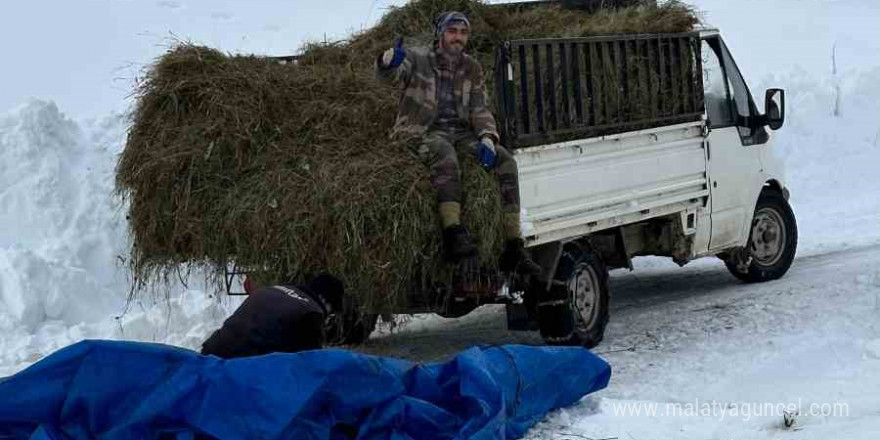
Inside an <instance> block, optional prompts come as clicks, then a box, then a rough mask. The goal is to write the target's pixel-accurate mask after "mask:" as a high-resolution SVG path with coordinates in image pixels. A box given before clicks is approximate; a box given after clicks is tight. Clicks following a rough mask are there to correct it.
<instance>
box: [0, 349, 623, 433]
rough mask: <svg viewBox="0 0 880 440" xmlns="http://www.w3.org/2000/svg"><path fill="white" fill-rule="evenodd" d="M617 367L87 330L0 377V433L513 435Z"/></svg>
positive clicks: (545, 352)
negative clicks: (249, 347)
mask: <svg viewBox="0 0 880 440" xmlns="http://www.w3.org/2000/svg"><path fill="white" fill-rule="evenodd" d="M610 376H611V368H610V367H609V366H608V364H607V363H605V361H603V360H602V359H600V358H598V357H597V356H595V355H593V354H592V353H590V352H589V351H588V350H586V349H583V348H577V347H527V346H515V345H513V346H497V347H475V348H471V349H469V350H466V351H464V352H462V353H460V354H459V355H458V356H456V357H455V358H454V359H452V360H450V361H448V362H442V363H431V364H414V363H411V362H408V361H403V360H399V359H391V358H382V357H376V356H368V355H363V354H359V353H355V352H351V351H346V350H337V349H330V350H316V351H309V352H302V353H296V354H280V353H279V354H272V355H267V356H258V357H252V358H241V359H233V360H222V359H219V358H217V357H214V356H201V355H199V354H198V353H195V352H193V351H189V350H185V349H180V348H175V347H169V346H165V345H159V344H144V343H134V342H112V341H85V342H81V343H78V344H75V345H72V346H70V347H67V348H64V349H62V350H59V351H58V352H56V353H54V354H52V355H51V356H48V357H47V358H45V359H43V360H42V361H40V362H38V363H37V364H35V365H33V366H31V367H30V368H28V369H26V370H24V371H22V372H20V373H18V374H16V375H14V376H11V377H8V378H6V379H2V380H0V439H75V440H80V439H82V440H86V439H114V440H116V439H157V438H158V439H164V438H168V439H198V438H215V439H220V440H227V439H229V440H232V439H261V440H273V439H334V440H335V439H351V438H357V439H395V440H398V439H399V440H405V439H424V440H434V439H437V440H439V439H479V440H484V439H485V440H489V439H496V440H501V439H513V438H519V437H521V436H522V435H523V434H524V433H525V432H526V430H528V429H529V428H530V427H531V426H533V425H534V424H535V423H537V422H538V421H540V420H541V419H543V418H544V417H545V416H546V414H547V412H548V411H551V410H553V409H556V408H560V407H565V406H569V405H572V404H574V403H575V402H577V401H578V400H579V399H580V398H581V397H583V396H584V395H586V394H588V393H591V392H593V391H597V390H600V389H602V388H604V387H605V386H607V384H608V380H609V378H610Z"/></svg>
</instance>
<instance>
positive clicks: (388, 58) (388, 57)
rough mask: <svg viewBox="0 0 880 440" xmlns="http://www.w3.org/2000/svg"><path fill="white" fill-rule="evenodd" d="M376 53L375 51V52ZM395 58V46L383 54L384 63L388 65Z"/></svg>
mask: <svg viewBox="0 0 880 440" xmlns="http://www.w3.org/2000/svg"><path fill="white" fill-rule="evenodd" d="M373 53H375V52H373ZM393 59H394V48H393V47H392V48H391V49H388V50H386V51H385V53H383V54H382V65H383V66H385V67H388V65H389V64H391V60H393Z"/></svg>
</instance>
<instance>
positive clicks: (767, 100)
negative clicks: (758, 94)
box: [764, 89, 785, 130]
mask: <svg viewBox="0 0 880 440" xmlns="http://www.w3.org/2000/svg"><path fill="white" fill-rule="evenodd" d="M764 120H765V121H766V123H767V125H769V126H770V128H771V129H773V130H779V129H780V128H782V124H784V123H785V90H782V89H767V93H766V95H765V97H764Z"/></svg>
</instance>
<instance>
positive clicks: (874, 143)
mask: <svg viewBox="0 0 880 440" xmlns="http://www.w3.org/2000/svg"><path fill="white" fill-rule="evenodd" d="M172 3H176V4H178V5H185V2H172ZM695 3H696V5H697V6H698V7H699V8H700V9H701V10H703V11H704V13H705V17H706V19H707V21H708V22H709V23H710V24H711V25H714V26H718V27H719V28H720V29H721V31H722V34H723V35H724V38H725V40H726V42H727V43H728V45H729V46H730V48H731V50H732V52H733V55H734V56H735V57H736V58H737V60H738V63H739V65H740V67H741V68H742V70H743V72H744V74H745V76H746V79H747V81H748V82H749V85H750V87H751V91H752V94H753V95H754V96H755V97H756V100H757V101H758V102H761V101H762V96H763V91H764V89H766V88H768V87H782V88H785V89H786V94H787V111H788V112H787V121H786V125H785V127H784V128H783V129H782V130H780V131H778V132H776V133H775V136H776V142H778V143H779V146H780V147H781V148H780V150H781V151H782V152H783V154H784V158H785V160H786V163H787V167H788V184H789V187H790V189H791V194H792V205H793V208H794V210H795V213H796V215H797V218H798V224H799V229H800V248H799V252H798V258H797V259H796V261H795V263H794V266H793V268H792V270H791V272H790V273H789V274H788V275H787V276H786V277H785V278H783V279H782V280H779V281H776V282H771V283H766V284H761V285H744V284H740V283H738V282H736V281H734V279H733V278H732V277H730V276H729V275H728V274H727V273H726V271H725V269H724V268H723V266H721V265H720V264H719V263H718V262H717V260H711V259H709V260H705V261H698V262H695V263H694V264H692V265H691V266H689V267H686V268H684V269H680V268H678V267H676V266H675V265H673V264H671V263H668V262H665V261H661V260H657V259H647V260H641V261H640V262H637V264H638V266H639V267H637V270H636V271H635V272H633V273H626V272H615V273H614V274H613V279H612V289H613V299H612V302H613V305H612V317H611V325H610V327H609V330H608V335H607V337H606V341H605V342H604V343H603V345H602V346H600V347H599V348H598V349H597V351H598V352H599V353H602V354H603V355H604V357H605V358H606V359H607V360H608V361H609V362H610V363H611V365H612V368H613V369H614V375H613V376H612V383H611V386H610V388H609V389H608V390H607V391H604V392H602V393H599V394H598V395H596V396H593V397H590V398H588V399H586V400H585V401H584V402H583V403H582V404H581V405H580V406H578V407H576V408H572V409H570V410H566V411H563V412H560V413H558V414H555V415H553V416H552V417H550V418H549V419H548V420H547V421H545V422H544V423H542V424H541V425H539V426H538V427H536V428H535V430H533V431H532V433H531V434H530V435H531V436H532V437H534V438H577V436H586V437H590V438H596V439H598V438H608V437H617V438H620V439H625V438H634V439H638V440H644V439H649V438H695V439H704V438H779V437H780V436H786V437H785V438H817V439H818V438H830V437H835V438H865V439H868V438H880V412H878V411H880V397H878V396H880V373H878V372H880V173H878V171H877V170H878V169H880V3H878V2H876V1H868V0H740V1H737V2H730V1H726V0H697V1H696V2H695ZM186 10H187V9H186V8H184V7H179V8H175V11H177V12H175V13H178V14H185V13H186ZM228 26H233V27H234V26H239V28H237V29H236V32H246V29H244V28H241V27H240V26H244V24H242V23H238V24H234V23H228ZM249 44H251V45H253V44H256V43H254V42H253V41H250V42H249ZM140 61H143V62H145V61H147V60H140ZM42 98H44V99H52V98H53V97H52V96H43V97H42ZM0 110H5V112H4V113H0V169H2V170H3V172H2V173H0V377H2V376H4V375H8V374H12V373H14V372H16V371H19V370H20V369H22V368H24V367H26V366H27V365H29V364H31V363H33V362H35V361H36V360H38V359H40V358H41V357H43V356H45V355H47V354H49V353H51V352H53V351H54V350H56V349H58V348H60V347H62V346H65V345H67V344H69V343H72V342H74V341H77V340H81V339H84V338H113V339H131V340H142V341H157V342H165V343H170V344H175V345H180V346H184V347H190V348H197V347H198V345H199V344H200V342H201V341H202V340H203V338H204V337H205V336H206V335H207V333H208V332H209V331H211V330H212V329H214V328H216V327H217V326H219V325H220V323H221V322H222V320H223V319H224V318H225V316H227V315H228V313H230V312H231V310H234V308H235V306H236V304H237V301H236V300H233V299H230V298H212V297H210V296H209V295H207V294H205V293H204V292H203V291H201V290H199V289H191V290H186V289H183V288H179V289H178V290H177V293H176V294H175V295H173V296H172V298H171V299H170V301H165V299H164V298H162V297H158V298H154V297H151V296H147V297H144V298H141V299H140V300H139V301H137V302H134V303H132V304H131V306H130V307H129V308H128V309H126V298H127V296H128V293H129V288H128V281H127V278H126V272H125V270H124V262H123V261H122V260H121V258H124V257H125V255H126V248H127V241H126V240H127V238H126V227H125V219H124V210H123V209H122V207H121V206H119V205H118V201H116V200H115V199H113V198H112V197H111V193H112V188H113V167H114V165H115V160H116V155H117V154H118V153H119V152H120V151H121V148H122V144H123V142H124V136H125V130H126V127H127V123H126V120H125V118H124V117H123V116H120V115H110V116H107V117H105V118H99V119H77V117H76V116H77V115H65V109H63V108H61V109H59V108H58V106H57V105H56V104H54V103H53V102H52V101H39V100H32V101H29V102H25V103H22V104H21V105H20V106H19V107H16V108H11V109H0ZM502 313H503V309H500V308H492V307H486V308H481V309H479V310H477V311H476V312H475V313H474V314H472V315H471V316H468V317H465V318H463V319H461V320H458V321H447V320H442V319H439V318H435V317H424V318H421V317H420V318H419V319H416V320H415V322H413V323H412V325H410V326H409V327H408V328H407V329H405V330H404V331H403V332H401V333H398V334H394V335H390V336H388V335H385V336H383V335H379V336H378V337H376V338H374V340H372V341H371V343H370V344H368V345H367V347H365V350H367V351H369V352H374V353H382V354H390V355H401V356H409V357H412V358H416V359H436V358H438V357H443V356H445V355H447V354H450V353H451V352H453V351H455V350H458V349H461V348H464V347H465V346H467V345H472V344H481V343H540V340H539V338H538V337H537V336H535V335H530V334H515V333H509V332H506V331H505V330H504V329H503V314H502ZM694 399H700V402H708V401H711V400H713V399H714V400H716V401H717V402H725V403H728V404H730V403H733V402H752V403H757V402H771V403H774V404H776V403H784V404H788V403H790V402H792V401H795V402H796V401H798V399H800V400H802V403H807V404H809V403H815V402H819V403H826V402H827V403H834V402H846V403H847V404H848V405H849V412H850V414H849V416H845V417H805V416H803V415H802V416H801V418H800V419H799V426H800V427H801V430H799V431H787V430H783V429H782V428H781V427H780V426H781V421H782V419H781V417H777V416H772V417H763V416H762V417H750V419H749V420H743V417H732V416H728V417H726V418H725V419H723V420H718V418H717V417H713V416H705V417H704V416H701V415H697V416H691V417H668V416H657V415H654V416H645V415H640V416H636V415H628V416H624V415H617V414H615V411H616V409H618V406H619V405H620V404H622V403H636V404H642V405H644V404H650V403H652V402H653V403H659V404H661V405H664V404H666V403H681V404H685V403H688V402H692V401H694ZM568 434H573V436H572V435H568Z"/></svg>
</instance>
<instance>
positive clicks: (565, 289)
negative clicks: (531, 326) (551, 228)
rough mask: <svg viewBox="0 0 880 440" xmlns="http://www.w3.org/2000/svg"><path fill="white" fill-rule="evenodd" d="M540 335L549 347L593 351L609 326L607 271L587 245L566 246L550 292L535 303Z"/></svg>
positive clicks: (572, 244)
mask: <svg viewBox="0 0 880 440" xmlns="http://www.w3.org/2000/svg"><path fill="white" fill-rule="evenodd" d="M538 324H539V327H540V330H541V336H542V337H543V338H544V340H545V341H546V342H547V343H548V344H550V345H581V346H585V347H587V348H593V347H595V346H596V345H598V344H599V342H601V341H602V337H603V336H604V335H605V326H606V325H607V324H608V269H607V268H606V267H605V264H604V263H603V262H602V260H601V259H600V258H599V256H598V255H597V254H596V253H595V252H593V251H592V250H591V249H589V246H587V245H584V246H582V245H579V244H577V243H569V244H567V245H566V246H565V249H564V250H563V252H562V256H561V257H560V260H559V264H558V266H557V269H556V275H555V276H554V279H553V281H552V283H551V287H550V290H548V291H545V292H542V295H541V296H540V299H539V301H538Z"/></svg>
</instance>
